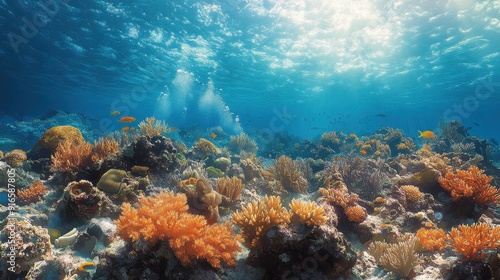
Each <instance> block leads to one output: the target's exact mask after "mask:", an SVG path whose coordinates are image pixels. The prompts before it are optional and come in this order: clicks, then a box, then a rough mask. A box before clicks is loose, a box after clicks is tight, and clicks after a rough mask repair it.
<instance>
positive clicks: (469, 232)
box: [447, 223, 500, 261]
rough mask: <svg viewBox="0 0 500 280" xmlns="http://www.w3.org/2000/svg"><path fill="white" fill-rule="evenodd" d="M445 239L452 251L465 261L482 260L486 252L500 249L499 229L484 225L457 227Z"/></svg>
mask: <svg viewBox="0 0 500 280" xmlns="http://www.w3.org/2000/svg"><path fill="white" fill-rule="evenodd" d="M447 237H448V239H449V240H450V242H451V245H452V246H453V250H454V251H455V252H457V253H459V254H461V255H462V256H464V258H465V259H466V260H476V261H478V260H483V259H484V258H485V254H486V251H488V250H498V249H500V227H498V226H497V227H492V226H491V225H489V224H486V223H480V224H473V225H470V226H467V225H459V226H458V228H452V229H451V232H450V233H449V234H448V236H447Z"/></svg>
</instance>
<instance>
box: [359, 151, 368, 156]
mask: <svg viewBox="0 0 500 280" xmlns="http://www.w3.org/2000/svg"><path fill="white" fill-rule="evenodd" d="M359 152H360V153H362V154H363V155H366V154H367V152H366V151H365V150H361V151H359Z"/></svg>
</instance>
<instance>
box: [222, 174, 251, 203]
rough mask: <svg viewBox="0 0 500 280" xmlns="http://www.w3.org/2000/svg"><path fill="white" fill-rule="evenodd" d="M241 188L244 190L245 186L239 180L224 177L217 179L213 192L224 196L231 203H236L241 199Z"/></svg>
mask: <svg viewBox="0 0 500 280" xmlns="http://www.w3.org/2000/svg"><path fill="white" fill-rule="evenodd" d="M243 188H245V185H244V184H243V183H242V182H241V179H239V178H237V177H232V178H229V177H225V178H219V179H217V183H216V187H215V191H217V192H218V193H220V194H222V195H224V196H226V197H227V198H229V199H230V200H231V201H238V200H240V199H241V191H243Z"/></svg>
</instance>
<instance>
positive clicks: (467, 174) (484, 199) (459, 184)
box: [439, 166, 500, 205]
mask: <svg viewBox="0 0 500 280" xmlns="http://www.w3.org/2000/svg"><path fill="white" fill-rule="evenodd" d="M483 172H484V171H483V170H480V169H479V168H477V167H476V166H472V167H471V168H469V170H467V171H466V170H458V171H457V172H456V173H455V174H453V173H452V172H448V173H446V176H444V177H440V178H439V184H440V185H441V187H442V188H443V189H445V190H446V191H448V192H449V193H450V195H451V199H452V200H454V201H456V200H459V199H462V198H471V199H472V200H473V201H474V202H475V203H477V204H480V205H490V204H495V205H496V204H500V193H499V190H498V189H497V188H495V187H493V186H491V185H490V182H491V181H492V180H493V177H491V176H487V175H485V174H483Z"/></svg>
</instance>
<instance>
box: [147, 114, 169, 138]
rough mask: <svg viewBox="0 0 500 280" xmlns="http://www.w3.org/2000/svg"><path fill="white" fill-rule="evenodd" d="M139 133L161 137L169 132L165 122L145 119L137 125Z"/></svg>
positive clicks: (152, 118) (151, 118)
mask: <svg viewBox="0 0 500 280" xmlns="http://www.w3.org/2000/svg"><path fill="white" fill-rule="evenodd" d="M139 131H140V132H141V133H142V134H144V135H146V136H148V137H154V136H162V135H163V134H165V133H167V132H170V131H171V130H169V129H168V126H167V124H166V123H165V121H159V120H157V119H155V118H154V117H150V118H146V119H145V120H143V121H142V122H140V123H139Z"/></svg>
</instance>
